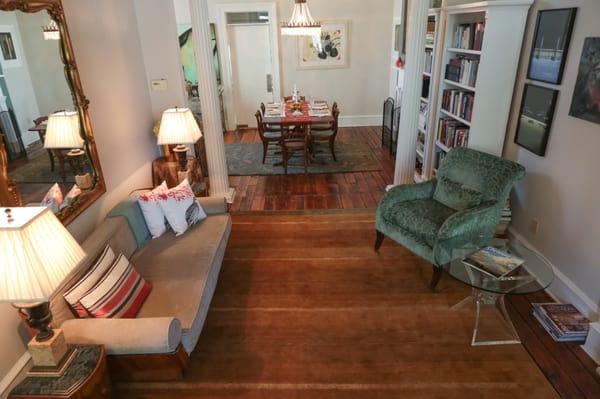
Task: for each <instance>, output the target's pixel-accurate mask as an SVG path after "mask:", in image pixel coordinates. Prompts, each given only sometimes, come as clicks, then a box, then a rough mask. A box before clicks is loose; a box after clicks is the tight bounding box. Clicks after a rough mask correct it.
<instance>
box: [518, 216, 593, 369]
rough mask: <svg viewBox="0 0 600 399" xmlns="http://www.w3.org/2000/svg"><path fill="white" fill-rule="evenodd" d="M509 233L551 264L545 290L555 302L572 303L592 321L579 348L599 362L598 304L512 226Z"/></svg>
mask: <svg viewBox="0 0 600 399" xmlns="http://www.w3.org/2000/svg"><path fill="white" fill-rule="evenodd" d="M508 232H509V234H510V235H511V236H512V238H513V239H515V240H517V241H519V243H520V244H521V245H523V246H525V247H526V248H529V249H530V250H532V251H534V252H536V254H537V255H538V256H540V257H541V258H542V260H543V261H544V262H546V263H548V264H549V265H552V267H553V269H554V276H555V278H554V282H553V283H552V285H550V287H548V289H546V292H547V293H548V294H550V296H552V297H553V298H554V299H555V300H556V301H557V302H565V303H572V304H573V305H574V306H575V307H576V308H577V309H578V310H579V311H580V312H581V313H583V314H584V315H585V316H586V317H587V318H589V319H590V320H592V321H594V322H593V323H590V332H589V334H588V338H587V340H586V342H585V344H584V345H582V346H581V348H582V349H583V350H584V351H585V352H586V353H587V354H588V355H590V357H591V358H592V359H594V361H595V362H596V363H598V364H600V323H599V322H598V321H597V320H598V313H599V306H598V304H596V303H595V302H594V301H593V300H592V299H590V297H589V296H587V295H586V294H585V293H584V292H583V291H582V290H581V289H580V288H579V287H578V286H577V284H575V283H574V282H573V280H571V279H570V278H568V277H567V276H565V275H564V274H563V273H562V272H561V271H560V269H559V268H558V267H556V266H555V265H554V264H552V262H550V260H549V259H548V258H546V257H545V256H544V255H543V254H542V253H541V252H540V251H539V250H538V249H537V248H535V247H534V246H533V245H532V244H531V243H530V242H529V241H527V239H526V238H525V237H523V236H522V235H521V234H520V233H519V232H518V231H516V230H515V229H514V228H513V227H509V228H508Z"/></svg>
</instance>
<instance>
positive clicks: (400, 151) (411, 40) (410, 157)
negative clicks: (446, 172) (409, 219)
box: [394, 0, 429, 184]
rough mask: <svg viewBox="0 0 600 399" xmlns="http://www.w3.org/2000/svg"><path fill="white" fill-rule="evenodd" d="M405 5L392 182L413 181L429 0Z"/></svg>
mask: <svg viewBox="0 0 600 399" xmlns="http://www.w3.org/2000/svg"><path fill="white" fill-rule="evenodd" d="M404 1H406V0H404ZM409 8H410V10H408V32H407V37H406V64H405V68H404V88H403V90H402V101H401V104H402V105H401V106H402V108H401V114H400V127H399V130H398V148H397V151H396V171H395V174H394V184H409V183H413V182H414V174H415V159H416V151H417V129H418V127H419V103H420V98H421V89H422V86H423V70H424V69H425V34H426V33H427V17H428V12H429V1H422V0H420V1H414V0H413V1H411V2H409Z"/></svg>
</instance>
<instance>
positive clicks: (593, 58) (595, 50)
mask: <svg viewBox="0 0 600 399" xmlns="http://www.w3.org/2000/svg"><path fill="white" fill-rule="evenodd" d="M569 115H571V116H574V117H575V118H580V119H583V120H586V121H589V122H593V123H598V124H600V37H588V38H586V39H585V41H584V42H583V50H582V52H581V60H580V61H579V72H578V73H577V80H576V82H575V90H574V92H573V100H572V101H571V109H570V110H569Z"/></svg>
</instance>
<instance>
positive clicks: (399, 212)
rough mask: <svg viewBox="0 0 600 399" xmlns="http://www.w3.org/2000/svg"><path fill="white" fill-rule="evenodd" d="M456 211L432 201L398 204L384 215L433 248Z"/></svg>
mask: <svg viewBox="0 0 600 399" xmlns="http://www.w3.org/2000/svg"><path fill="white" fill-rule="evenodd" d="M453 213H455V210H454V209H452V208H449V207H447V206H446V205H444V204H442V203H440V202H437V201H435V200H432V199H420V200H414V201H404V202H398V203H396V204H394V205H393V206H391V207H390V208H389V209H388V210H387V212H386V214H384V215H382V217H383V218H384V219H386V220H387V221H388V222H389V223H391V224H392V225H395V226H398V227H400V228H401V229H403V230H406V231H408V232H409V233H411V234H413V235H414V236H416V237H417V238H420V239H421V240H422V241H423V242H425V243H426V244H427V245H429V246H431V247H433V246H434V244H435V240H436V238H437V233H438V231H439V230H440V228H441V227H442V224H444V222H445V221H446V219H448V218H449V217H450V216H451V215H452V214H453Z"/></svg>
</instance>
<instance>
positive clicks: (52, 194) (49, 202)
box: [41, 183, 64, 213]
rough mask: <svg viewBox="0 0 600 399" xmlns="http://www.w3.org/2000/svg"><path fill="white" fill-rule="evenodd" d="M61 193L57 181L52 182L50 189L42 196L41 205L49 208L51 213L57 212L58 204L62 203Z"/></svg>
mask: <svg viewBox="0 0 600 399" xmlns="http://www.w3.org/2000/svg"><path fill="white" fill-rule="evenodd" d="M63 200H64V198H63V193H62V190H61V189H60V187H59V186H58V183H54V185H53V186H52V187H50V190H48V192H47V193H46V195H45V196H44V199H43V200H42V204H41V206H43V207H46V208H49V209H50V210H51V211H52V213H58V211H59V210H60V206H61V204H62V203H63Z"/></svg>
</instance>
